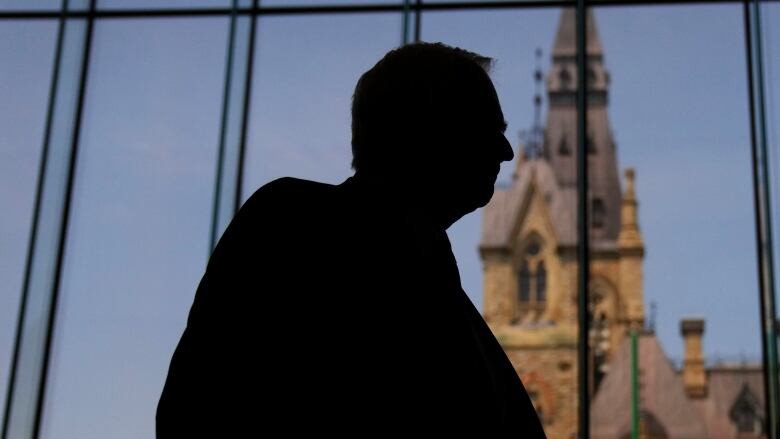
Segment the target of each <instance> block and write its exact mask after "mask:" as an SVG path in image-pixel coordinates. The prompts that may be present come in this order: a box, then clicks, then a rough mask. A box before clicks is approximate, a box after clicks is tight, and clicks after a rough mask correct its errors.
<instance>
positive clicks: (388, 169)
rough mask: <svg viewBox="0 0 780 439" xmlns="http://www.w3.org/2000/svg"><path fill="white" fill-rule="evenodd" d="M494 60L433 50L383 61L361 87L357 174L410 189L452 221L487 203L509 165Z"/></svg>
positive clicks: (417, 48)
mask: <svg viewBox="0 0 780 439" xmlns="http://www.w3.org/2000/svg"><path fill="white" fill-rule="evenodd" d="M490 64H491V59H490V58H486V57H483V56H480V55H477V54H475V53H472V52H468V51H466V50H463V49H459V48H454V47H449V46H446V45H444V44H440V43H436V44H432V43H417V44H410V45H406V46H403V47H401V48H398V49H395V50H393V51H391V52H389V53H388V54H387V55H385V57H384V58H382V59H381V60H380V61H379V62H378V63H377V64H376V65H375V66H374V67H373V68H371V69H370V70H369V71H367V72H366V73H364V74H363V76H362V77H361V78H360V80H359V81H358V84H357V87H356V89H355V95H354V97H353V102H352V153H353V161H352V167H353V168H354V169H355V171H356V172H357V173H358V174H364V175H371V176H375V177H379V178H381V179H383V180H385V181H389V182H392V183H393V184H394V185H397V186H399V187H404V188H411V189H413V190H414V191H415V192H416V193H419V194H421V195H422V196H424V197H426V198H427V199H428V200H432V201H433V202H434V206H432V207H433V208H435V209H439V210H443V211H447V212H445V214H446V215H448V216H455V218H454V219H452V221H454V220H457V218H459V217H460V216H462V215H464V214H466V213H468V212H470V211H472V210H474V209H476V208H478V207H481V206H484V205H485V204H487V202H488V201H489V200H490V197H491V196H492V194H493V185H494V183H495V180H496V176H497V174H498V170H499V164H500V163H501V162H502V161H506V160H511V159H512V149H511V147H510V145H509V143H508V142H507V140H506V138H505V137H504V135H503V132H504V130H505V129H506V123H505V121H504V116H503V113H502V112H501V107H500V105H499V102H498V96H497V95H496V91H495V89H494V88H493V84H492V82H491V81H490V77H489V76H488V69H489V68H490Z"/></svg>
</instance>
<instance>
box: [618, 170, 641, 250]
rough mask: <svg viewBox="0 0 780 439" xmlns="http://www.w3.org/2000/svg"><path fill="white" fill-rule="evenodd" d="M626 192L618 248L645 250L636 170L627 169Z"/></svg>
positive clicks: (621, 214)
mask: <svg viewBox="0 0 780 439" xmlns="http://www.w3.org/2000/svg"><path fill="white" fill-rule="evenodd" d="M625 177H626V181H625V190H624V191H623V202H622V205H621V209H620V235H618V246H619V247H620V248H621V249H626V248H632V249H637V248H644V243H643V242H642V235H641V234H640V233H639V214H638V206H637V205H638V203H637V200H636V189H635V182H634V180H635V177H636V171H634V168H628V169H626V173H625Z"/></svg>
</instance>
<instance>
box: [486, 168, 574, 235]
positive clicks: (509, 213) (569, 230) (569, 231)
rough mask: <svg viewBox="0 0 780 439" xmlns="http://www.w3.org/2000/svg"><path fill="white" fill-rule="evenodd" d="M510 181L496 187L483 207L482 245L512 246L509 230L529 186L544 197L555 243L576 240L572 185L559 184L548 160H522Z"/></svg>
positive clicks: (526, 197)
mask: <svg viewBox="0 0 780 439" xmlns="http://www.w3.org/2000/svg"><path fill="white" fill-rule="evenodd" d="M513 183H514V184H513V185H512V186H511V187H510V188H508V189H503V190H501V189H497V190H496V192H495V194H494V195H493V198H492V199H491V200H490V203H488V205H487V206H485V208H484V210H483V219H482V239H481V242H480V247H481V248H483V249H490V248H511V246H512V242H513V239H514V237H513V236H512V232H513V231H514V229H515V227H516V225H517V224H518V220H519V219H520V218H519V217H520V216H521V215H522V214H523V206H524V204H526V203H527V202H528V201H529V197H530V196H531V195H532V193H531V192H532V190H535V191H539V193H540V194H541V195H542V196H543V197H544V198H545V201H546V205H547V207H548V209H549V210H548V212H549V214H550V220H551V222H552V227H553V230H554V232H555V236H556V238H557V240H558V244H559V245H574V244H576V242H577V229H576V212H575V211H574V209H575V207H576V203H577V193H576V189H575V188H561V187H559V186H558V182H557V181H556V179H555V174H554V173H553V170H552V168H550V164H549V163H548V162H546V161H543V160H534V161H528V162H525V163H521V164H520V166H519V169H518V178H517V180H515V181H514V182H513Z"/></svg>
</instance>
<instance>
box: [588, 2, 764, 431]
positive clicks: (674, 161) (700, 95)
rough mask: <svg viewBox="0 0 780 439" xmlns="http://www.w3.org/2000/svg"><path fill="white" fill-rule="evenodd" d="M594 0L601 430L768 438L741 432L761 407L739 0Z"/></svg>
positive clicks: (593, 311)
mask: <svg viewBox="0 0 780 439" xmlns="http://www.w3.org/2000/svg"><path fill="white" fill-rule="evenodd" d="M591 12H592V18H593V19H594V21H593V23H594V26H593V27H592V33H590V34H589V41H588V46H589V47H592V48H593V49H592V50H593V53H591V58H590V60H589V64H588V69H589V71H590V72H592V73H590V72H589V75H588V81H589V83H588V84H589V86H590V90H591V104H590V105H589V107H588V118H589V133H588V134H589V136H590V137H592V139H593V143H594V150H595V151H594V153H593V156H592V157H591V158H590V159H589V160H590V164H591V167H590V171H591V174H592V175H591V179H590V183H591V184H590V189H591V191H590V196H591V200H595V199H597V198H598V199H600V200H601V201H600V202H599V203H595V204H598V205H599V207H598V209H599V210H600V212H596V211H591V212H590V215H591V217H590V218H591V220H592V222H591V224H590V227H591V232H590V233H591V234H590V238H591V267H590V270H591V284H590V288H589V291H590V297H589V303H590V306H589V312H590V315H591V327H590V328H588V329H589V330H588V337H589V342H590V346H591V356H590V358H589V359H590V362H591V367H592V375H591V383H590V390H591V397H592V405H591V427H592V432H591V433H592V437H594V438H596V437H599V438H600V437H629V436H628V435H630V433H631V430H632V425H636V428H638V429H639V435H640V437H643V436H644V437H659V438H660V437H758V435H756V436H750V435H748V436H742V434H744V433H749V432H746V431H744V430H743V428H745V427H744V425H743V424H746V423H750V424H751V425H753V426H756V425H758V426H760V425H761V421H762V420H763V417H764V408H763V384H762V370H761V364H760V358H761V357H760V354H761V336H760V332H759V320H758V319H759V314H758V310H759V306H758V297H759V296H758V284H757V269H756V246H755V236H756V235H755V223H754V221H755V218H754V206H753V186H752V168H751V152H750V131H749V127H750V125H749V112H748V95H747V89H748V87H747V75H746V73H747V67H746V64H745V40H744V30H743V15H742V7H741V5H738V4H733V5H708V6H674V7H642V8H626V7H609V8H594V9H593V10H592V11H591ZM608 155H612V156H613V157H614V162H613V163H612V164H609V163H607V162H605V161H604V157H605V156H608ZM590 206H591V208H593V206H594V204H590ZM597 215H598V216H600V218H599V220H600V222H601V224H597V223H596V219H597ZM632 329H635V330H636V331H637V334H638V337H637V338H638V341H637V351H638V352H637V353H638V362H637V364H636V368H634V367H633V366H632V355H631V352H632V349H631V343H630V335H629V334H630V332H629V331H630V330H632ZM632 377H636V380H637V385H636V387H634V386H633V385H632ZM633 389H636V392H637V398H636V402H637V403H636V405H633V404H632V401H633V399H632V391H633ZM633 407H635V409H636V413H637V416H636V424H632V408H633ZM744 417H747V418H744ZM745 419H747V421H745ZM753 433H755V432H753ZM753 433H751V434H753Z"/></svg>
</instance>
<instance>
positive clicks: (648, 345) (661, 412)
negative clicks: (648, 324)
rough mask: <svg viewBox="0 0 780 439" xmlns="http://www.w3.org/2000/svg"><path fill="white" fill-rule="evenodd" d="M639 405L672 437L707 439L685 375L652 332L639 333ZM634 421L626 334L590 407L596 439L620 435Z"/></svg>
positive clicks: (671, 438) (673, 438)
mask: <svg viewBox="0 0 780 439" xmlns="http://www.w3.org/2000/svg"><path fill="white" fill-rule="evenodd" d="M638 347H639V369H640V389H641V390H640V407H641V409H642V410H643V411H645V412H648V413H650V414H652V416H653V417H654V418H655V419H656V420H657V421H658V422H659V423H660V424H661V426H663V429H664V430H665V431H666V433H667V435H668V438H669V439H708V438H709V436H708V434H707V427H706V425H705V422H704V420H703V418H702V416H701V414H700V412H699V410H698V409H697V407H696V406H695V404H694V403H693V402H692V401H691V400H690V399H689V398H688V396H687V395H686V394H685V390H684V387H683V383H682V379H681V378H680V376H679V374H678V373H677V372H676V371H675V370H674V368H673V367H672V364H671V362H669V360H668V359H667V358H666V355H665V354H664V352H663V349H661V346H660V344H659V343H658V339H657V338H656V337H655V335H653V334H642V335H641V336H640V337H639V343H638ZM630 425H631V344H630V338H628V337H627V338H626V339H625V340H624V342H623V343H622V344H621V346H620V348H619V349H618V351H617V352H616V353H615V356H614V357H613V361H612V362H611V363H610V371H609V373H607V375H606V376H605V377H604V380H603V381H602V383H601V386H600V387H599V390H598V392H597V394H596V397H595V398H594V400H593V405H592V408H591V426H592V427H591V428H592V435H591V436H592V437H593V438H594V439H621V438H622V437H624V436H625V435H626V433H627V432H629V431H630Z"/></svg>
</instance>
